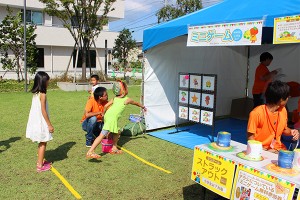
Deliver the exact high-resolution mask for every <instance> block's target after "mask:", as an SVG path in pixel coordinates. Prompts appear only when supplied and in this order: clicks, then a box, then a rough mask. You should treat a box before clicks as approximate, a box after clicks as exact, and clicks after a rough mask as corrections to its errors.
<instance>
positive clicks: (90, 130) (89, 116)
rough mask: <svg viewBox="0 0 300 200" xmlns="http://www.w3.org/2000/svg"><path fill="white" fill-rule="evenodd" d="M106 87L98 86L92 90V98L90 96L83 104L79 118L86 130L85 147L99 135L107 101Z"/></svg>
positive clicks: (89, 145) (90, 144)
mask: <svg viewBox="0 0 300 200" xmlns="http://www.w3.org/2000/svg"><path fill="white" fill-rule="evenodd" d="M107 99H108V95H107V92H106V88H104V87H98V88H96V89H95V91H94V98H90V99H89V100H88V101H87V103H86V106H85V110H84V115H83V117H82V119H81V123H82V129H83V130H84V131H86V135H85V137H86V147H91V146H92V144H93V142H94V139H95V138H96V137H98V136H99V134H100V132H101V130H102V127H103V111H104V106H105V105H106V103H107Z"/></svg>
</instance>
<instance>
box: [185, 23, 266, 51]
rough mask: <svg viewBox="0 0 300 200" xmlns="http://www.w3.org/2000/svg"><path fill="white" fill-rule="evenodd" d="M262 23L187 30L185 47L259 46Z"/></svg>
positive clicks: (206, 26) (192, 27)
mask: <svg viewBox="0 0 300 200" xmlns="http://www.w3.org/2000/svg"><path fill="white" fill-rule="evenodd" d="M262 25H263V21H262V20H260V21H250V22H237V23H226V24H214V25H205V26H190V27H189V28H188V41H187V46H188V47H193V46H239V45H261V37H262Z"/></svg>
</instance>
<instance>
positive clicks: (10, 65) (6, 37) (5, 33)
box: [0, 7, 38, 81]
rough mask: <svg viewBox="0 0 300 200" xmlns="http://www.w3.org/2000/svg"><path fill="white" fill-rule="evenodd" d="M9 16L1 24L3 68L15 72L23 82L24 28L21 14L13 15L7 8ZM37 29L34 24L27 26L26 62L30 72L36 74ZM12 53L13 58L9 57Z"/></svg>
mask: <svg viewBox="0 0 300 200" xmlns="http://www.w3.org/2000/svg"><path fill="white" fill-rule="evenodd" d="M6 10H7V12H8V14H7V16H6V17H5V18H4V19H3V21H2V22H1V24H0V52H1V59H0V62H1V64H2V68H3V69H4V70H12V71H15V72H16V73H17V75H18V81H20V79H21V78H20V76H21V77H22V80H23V74H22V68H21V61H23V60H24V26H23V23H22V17H21V13H17V14H16V15H13V13H12V10H11V9H10V8H9V7H7V9H6ZM35 29H36V27H35V26H34V25H32V24H28V25H27V26H26V55H27V57H26V60H27V67H28V71H29V72H30V73H32V74H34V73H35V72H36V70H37V67H38V66H37V62H36V58H37V55H38V50H37V47H36V43H35V38H36V34H35V33H34V31H35ZM10 52H12V54H13V56H11V55H9V53H10Z"/></svg>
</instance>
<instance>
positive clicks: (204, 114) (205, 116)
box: [200, 110, 214, 126]
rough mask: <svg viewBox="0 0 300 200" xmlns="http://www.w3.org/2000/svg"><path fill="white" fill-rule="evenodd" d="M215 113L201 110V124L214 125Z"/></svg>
mask: <svg viewBox="0 0 300 200" xmlns="http://www.w3.org/2000/svg"><path fill="white" fill-rule="evenodd" d="M213 117H214V115H213V112H211V111H207V110H201V121H200V122H201V123H202V124H206V125H210V126H212V125H213Z"/></svg>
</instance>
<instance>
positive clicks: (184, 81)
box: [179, 74, 190, 88]
mask: <svg viewBox="0 0 300 200" xmlns="http://www.w3.org/2000/svg"><path fill="white" fill-rule="evenodd" d="M189 78H190V76H189V75H188V74H181V75H180V76H179V79H180V80H179V87H181V88H188V87H189Z"/></svg>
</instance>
